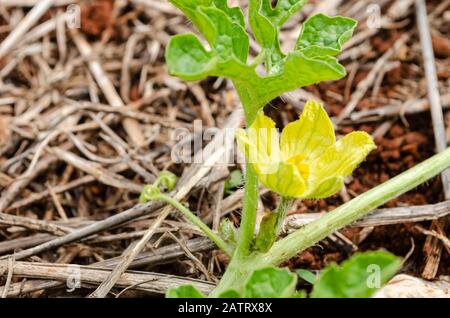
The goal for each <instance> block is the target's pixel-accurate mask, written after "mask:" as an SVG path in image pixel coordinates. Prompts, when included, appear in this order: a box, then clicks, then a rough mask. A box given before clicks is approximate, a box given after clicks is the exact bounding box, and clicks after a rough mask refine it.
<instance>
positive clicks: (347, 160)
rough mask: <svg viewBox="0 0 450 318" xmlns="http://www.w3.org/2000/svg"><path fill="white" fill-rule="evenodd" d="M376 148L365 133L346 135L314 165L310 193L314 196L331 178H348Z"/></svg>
mask: <svg viewBox="0 0 450 318" xmlns="http://www.w3.org/2000/svg"><path fill="white" fill-rule="evenodd" d="M375 148H376V146H375V144H374V142H373V140H372V137H370V135H368V134H367V133H365V132H362V131H356V132H352V133H350V134H348V135H346V136H345V137H343V138H342V139H340V140H339V141H338V142H336V143H335V144H334V145H332V146H331V147H329V148H328V149H327V150H326V151H325V152H324V153H323V154H322V155H321V156H320V157H319V158H318V159H317V161H315V162H314V163H313V166H312V167H311V174H310V180H309V181H310V182H309V185H308V190H309V191H308V192H309V193H311V195H313V194H314V192H315V190H316V189H319V188H320V187H321V186H322V185H321V184H322V182H323V181H325V180H327V179H329V178H332V177H342V178H343V177H346V176H347V175H349V174H350V173H351V172H352V171H353V170H354V169H355V168H356V167H357V166H358V165H359V164H360V163H361V162H362V161H363V160H364V159H365V158H366V156H367V155H368V154H369V152H371V151H372V150H373V149H375ZM319 190H320V189H319ZM336 191H337V190H336Z"/></svg>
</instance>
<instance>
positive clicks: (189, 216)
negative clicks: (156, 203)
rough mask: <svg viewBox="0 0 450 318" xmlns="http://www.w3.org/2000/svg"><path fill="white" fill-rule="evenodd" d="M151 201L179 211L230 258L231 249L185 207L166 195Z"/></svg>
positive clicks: (157, 196) (158, 196)
mask: <svg viewBox="0 0 450 318" xmlns="http://www.w3.org/2000/svg"><path fill="white" fill-rule="evenodd" d="M152 199H153V200H160V201H164V202H166V203H168V204H170V205H172V206H173V207H174V208H176V209H177V210H179V211H180V212H181V213H183V214H184V216H185V217H186V218H187V219H188V220H189V221H191V222H192V223H193V224H194V225H196V226H197V227H198V228H199V229H200V230H202V231H203V233H205V235H206V236H207V237H208V238H209V239H210V240H211V241H213V242H214V243H215V244H216V245H217V247H218V248H220V249H221V250H222V251H224V252H225V253H226V254H227V255H228V256H231V254H232V249H231V247H230V246H229V245H228V244H227V243H226V242H225V241H224V240H223V239H222V238H221V237H219V236H218V235H217V234H216V233H214V232H213V230H211V229H210V228H209V227H208V226H207V225H206V224H205V223H203V221H202V220H200V219H199V218H198V217H197V216H196V215H195V214H194V213H192V212H191V211H190V210H189V209H188V208H187V207H185V206H184V205H183V204H181V203H180V202H179V201H177V200H175V199H173V198H171V197H170V196H168V195H165V194H162V193H160V194H157V195H155V196H154V197H153V198H152Z"/></svg>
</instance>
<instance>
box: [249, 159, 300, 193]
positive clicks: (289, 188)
mask: <svg viewBox="0 0 450 318" xmlns="http://www.w3.org/2000/svg"><path fill="white" fill-rule="evenodd" d="M257 174H258V177H259V180H260V181H261V183H262V184H263V185H264V186H265V187H266V188H268V189H270V190H272V191H274V192H276V193H278V194H280V195H282V196H284V197H289V198H300V197H301V196H302V195H303V194H304V193H305V190H306V182H305V180H304V179H303V178H302V176H301V175H300V172H299V171H298V169H297V167H296V166H295V165H293V164H289V163H280V164H279V166H278V170H277V172H275V173H272V174H262V173H260V172H259V171H257Z"/></svg>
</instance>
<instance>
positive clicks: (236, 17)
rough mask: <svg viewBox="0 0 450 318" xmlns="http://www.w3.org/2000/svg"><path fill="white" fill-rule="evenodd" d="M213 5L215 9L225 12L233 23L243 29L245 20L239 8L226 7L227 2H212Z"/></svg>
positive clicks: (219, 0)
mask: <svg viewBox="0 0 450 318" xmlns="http://www.w3.org/2000/svg"><path fill="white" fill-rule="evenodd" d="M214 5H215V6H216V8H218V9H220V10H222V11H223V12H225V13H226V14H227V15H228V16H229V17H230V18H231V20H232V21H233V22H234V23H237V24H239V25H240V26H241V27H243V28H244V29H245V18H244V13H243V12H242V10H241V8H239V7H233V8H230V7H228V4H227V0H214Z"/></svg>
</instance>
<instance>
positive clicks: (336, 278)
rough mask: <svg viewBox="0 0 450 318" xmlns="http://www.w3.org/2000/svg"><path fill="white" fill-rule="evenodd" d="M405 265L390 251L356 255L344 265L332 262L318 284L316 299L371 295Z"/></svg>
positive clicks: (366, 296)
mask: <svg viewBox="0 0 450 318" xmlns="http://www.w3.org/2000/svg"><path fill="white" fill-rule="evenodd" d="M400 267H401V260H400V259H399V258H398V257H396V256H395V255H392V254H390V253H388V252H384V251H376V252H366V253H358V254H355V255H354V256H353V257H351V258H350V259H348V260H346V261H344V262H343V263H342V264H341V265H340V266H338V265H336V264H331V265H329V266H327V267H326V268H325V269H324V270H323V271H322V272H321V274H320V277H319V279H318V281H317V283H316V284H315V285H314V288H313V291H312V293H311V297H313V298H368V297H371V296H372V295H373V293H374V292H375V291H376V290H377V289H378V288H380V287H381V286H382V285H383V284H385V283H386V282H387V281H388V280H389V279H390V278H391V277H392V276H394V275H395V273H396V272H397V271H398V270H399V269H400Z"/></svg>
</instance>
